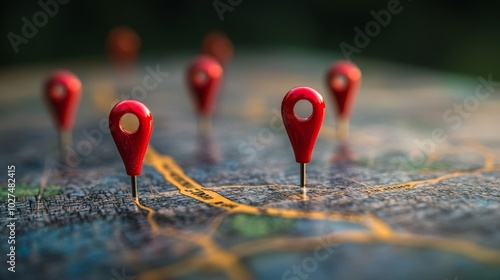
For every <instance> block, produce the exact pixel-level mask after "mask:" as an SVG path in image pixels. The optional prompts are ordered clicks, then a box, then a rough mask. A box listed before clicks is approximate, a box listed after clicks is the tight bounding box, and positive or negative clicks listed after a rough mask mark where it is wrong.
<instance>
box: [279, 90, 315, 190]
mask: <svg viewBox="0 0 500 280" xmlns="http://www.w3.org/2000/svg"><path fill="white" fill-rule="evenodd" d="M300 100H307V101H309V102H310V103H311V105H312V113H311V116H309V117H308V118H299V117H297V116H296V115H295V111H294V108H295V104H296V103H297V102H298V101H300ZM281 115H282V117H283V123H284V125H285V129H286V132H287V134H288V137H289V138H290V143H291V144H292V148H293V151H294V153H295V161H296V162H298V163H300V186H301V187H305V184H306V176H305V175H306V174H305V173H306V167H305V165H306V163H308V162H309V161H311V154H312V151H313V148H314V144H315V143H316V138H317V137H318V134H319V131H320V129H321V125H322V124H323V119H324V117H325V102H324V101H323V97H322V96H321V95H320V94H319V93H318V92H317V91H315V90H314V89H312V88H309V87H297V88H294V89H292V90H290V91H289V92H288V93H287V94H286V95H285V97H284V98H283V102H282V104H281Z"/></svg>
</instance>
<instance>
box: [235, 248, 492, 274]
mask: <svg viewBox="0 0 500 280" xmlns="http://www.w3.org/2000/svg"><path fill="white" fill-rule="evenodd" d="M316 251H317V253H316ZM245 263H246V264H247V265H248V266H249V267H250V268H251V271H252V273H253V274H254V275H255V277H256V278H258V279H269V280H271V279H273V280H274V279H283V280H303V279H346V280H347V279H380V277H381V276H383V279H385V280H391V279H394V280H396V279H415V280H417V279H418V280H422V279H443V280H444V279H449V280H454V279H492V280H493V279H496V280H498V279H500V268H494V267H490V266H487V265H483V264H480V263H478V262H475V261H473V260H471V259H469V258H466V257H462V256H458V255H454V254H449V253H445V252H438V251H435V250H428V249H413V248H402V247H393V246H388V245H381V244H363V245H357V244H349V243H345V244H340V245H339V246H336V247H332V248H330V251H328V250H327V249H325V248H323V247H321V245H319V244H318V245H317V246H316V247H315V248H313V249H311V250H309V251H301V252H294V251H290V252H281V253H265V254H258V255H253V256H251V257H248V258H246V259H245Z"/></svg>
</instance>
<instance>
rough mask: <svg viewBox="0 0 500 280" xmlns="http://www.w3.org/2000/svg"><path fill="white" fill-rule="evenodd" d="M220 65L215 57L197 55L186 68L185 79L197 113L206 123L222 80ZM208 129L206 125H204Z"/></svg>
mask: <svg viewBox="0 0 500 280" xmlns="http://www.w3.org/2000/svg"><path fill="white" fill-rule="evenodd" d="M222 74H223V70H222V66H221V65H220V63H219V62H217V60H215V58H212V57H209V56H199V57H197V58H195V59H194V60H193V61H192V62H191V64H190V65H189V68H188V73H187V79H188V85H189V88H190V90H191V95H192V97H193V101H194V103H195V105H196V110H197V112H198V115H199V116H200V117H201V118H202V120H205V121H206V122H205V123H206V124H208V123H209V121H208V120H209V119H210V117H211V115H212V113H213V110H214V107H215V99H216V97H217V93H218V91H219V86H220V83H221V80H222ZM206 128H207V129H208V127H206Z"/></svg>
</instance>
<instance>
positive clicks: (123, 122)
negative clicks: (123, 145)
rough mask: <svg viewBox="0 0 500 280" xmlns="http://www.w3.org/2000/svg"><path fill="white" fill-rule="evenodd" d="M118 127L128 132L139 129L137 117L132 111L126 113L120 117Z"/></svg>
mask: <svg viewBox="0 0 500 280" xmlns="http://www.w3.org/2000/svg"><path fill="white" fill-rule="evenodd" d="M120 128H121V129H122V130H123V131H125V132H128V133H130V134H132V133H135V132H136V131H137V129H139V119H138V118H137V116H136V115H134V114H132V113H126V114H125V115H123V116H122V117H121V118H120Z"/></svg>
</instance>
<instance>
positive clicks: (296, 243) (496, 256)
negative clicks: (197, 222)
mask: <svg viewBox="0 0 500 280" xmlns="http://www.w3.org/2000/svg"><path fill="white" fill-rule="evenodd" d="M101 98H102V95H100V96H99V97H96V100H101V101H103V100H104V99H101ZM96 100H94V101H96ZM107 100H108V101H109V100H111V99H109V97H108V98H107ZM108 103H109V102H108ZM97 104H98V105H99V106H98V107H100V108H101V109H103V110H109V108H107V106H105V105H106V104H107V103H106V102H104V101H103V102H98V103H97ZM108 106H109V105H108ZM489 152H491V151H489ZM490 154H491V155H492V153H490ZM491 155H488V156H487V157H485V165H484V167H483V168H481V169H478V170H475V171H471V172H454V173H451V174H446V175H443V176H440V177H437V178H434V179H427V180H420V181H413V182H408V183H403V184H399V185H393V186H386V187H379V188H375V189H372V190H366V191H364V192H367V193H376V192H382V191H393V190H399V189H407V188H412V187H414V186H416V185H420V184H425V183H429V184H432V183H438V182H440V181H442V180H445V179H449V178H454V177H458V176H464V175H471V174H476V173H480V172H486V171H494V170H500V167H495V166H494V157H493V156H491ZM145 163H146V164H150V165H152V166H153V167H154V168H155V169H156V170H157V171H158V172H159V173H161V174H162V175H163V176H164V178H165V179H166V180H167V181H169V182H170V183H172V184H173V185H174V186H175V187H177V188H178V190H179V193H180V194H182V195H185V196H188V197H191V198H193V199H196V200H198V201H200V202H203V203H206V204H209V205H211V206H214V207H218V208H223V209H225V210H227V211H228V213H246V214H255V215H270V216H279V217H284V218H310V219H329V220H342V221H349V222H354V223H359V224H362V225H365V226H366V227H367V228H368V229H369V230H370V231H369V232H366V231H347V232H337V233H333V234H328V235H326V237H329V238H330V239H329V242H330V243H332V242H333V243H335V242H337V243H349V242H351V243H360V244H362V243H374V242H379V243H385V244H392V245H399V246H406V247H419V248H430V249H438V250H443V251H448V252H452V253H457V254H461V255H465V256H468V257H470V258H472V259H475V260H478V261H481V262H484V263H488V264H494V265H499V263H500V251H495V250H492V249H488V248H484V247H481V246H479V245H476V244H474V243H471V242H467V241H462V240H456V239H448V238H440V237H433V236H418V235H413V234H410V233H398V232H394V231H393V230H392V229H391V227H390V226H389V225H388V224H386V223H385V222H383V221H382V220H380V219H379V218H377V217H376V216H374V215H372V214H361V215H357V214H342V213H325V212H317V211H311V212H307V211H300V210H295V209H280V208H269V207H257V206H251V205H246V204H241V203H238V202H234V201H232V200H230V199H228V198H226V197H224V196H222V195H220V194H219V193H217V192H215V191H214V190H211V189H209V188H205V187H203V186H202V185H200V184H198V183H197V182H195V181H194V180H193V179H192V178H190V177H189V176H187V175H186V174H185V173H184V171H183V170H182V168H181V167H180V166H179V165H178V164H177V163H176V162H175V161H174V159H173V158H171V157H169V156H164V155H161V154H159V153H158V152H156V151H155V150H154V149H153V148H152V147H151V146H150V147H149V148H148V151H147V153H146V157H145ZM241 187H243V186H241ZM247 187H249V188H251V187H252V186H247ZM217 188H223V187H214V188H213V189H217ZM134 202H135V203H136V205H137V206H138V207H139V208H141V209H142V210H145V211H147V212H148V214H147V219H148V223H149V224H150V225H151V229H152V230H153V232H154V233H156V234H159V235H164V236H167V237H170V238H180V239H183V240H185V241H189V242H191V243H194V244H197V245H199V246H200V247H201V248H202V249H203V251H202V252H201V253H200V254H198V255H196V256H194V257H191V258H189V259H187V260H183V261H181V262H178V263H175V264H173V265H169V266H165V267H161V268H157V269H152V270H149V271H147V272H145V273H143V274H141V275H139V276H140V277H139V278H140V279H163V278H164V277H165V276H176V275H182V274H186V273H188V272H191V271H193V270H197V269H200V268H203V269H209V270H210V269H213V268H214V267H217V268H220V269H222V270H223V271H224V272H225V273H227V275H228V276H229V277H230V278H232V279H251V278H252V277H251V275H250V273H249V272H248V271H247V270H246V268H245V266H243V265H242V264H241V263H240V262H239V259H240V258H241V257H242V256H244V255H247V254H252V252H255V253H258V252H257V249H259V248H260V250H261V251H269V250H273V249H283V250H287V249H290V248H293V247H300V248H304V246H305V245H307V244H312V243H311V242H312V240H317V238H319V237H315V238H296V239H293V240H291V239H290V238H284V237H279V238H276V239H275V241H272V242H270V243H269V242H266V240H258V241H256V242H247V243H243V244H239V245H236V246H234V247H232V248H230V249H229V250H223V249H221V248H220V247H218V245H217V244H216V242H215V240H214V239H213V238H212V237H211V235H212V234H213V233H214V232H215V231H216V229H217V228H218V226H219V225H220V223H221V222H222V220H223V219H224V217H225V215H227V214H224V215H220V216H218V217H217V218H215V219H214V221H213V222H212V224H211V225H210V227H209V232H208V234H200V233H193V232H187V231H184V230H178V229H175V228H161V227H159V225H158V224H157V223H156V221H155V220H154V214H155V211H154V210H153V209H151V208H149V207H147V206H144V205H142V204H140V202H139V201H138V200H135V201H134ZM267 241H269V240H267ZM259 242H261V243H262V246H260V247H259V246H258V243H259ZM280 244H281V245H280ZM280 246H281V247H280ZM241 248H245V249H244V250H243V249H241ZM261 251H259V252H261Z"/></svg>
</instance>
